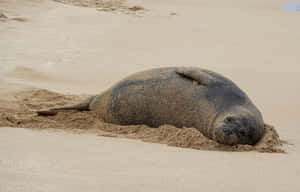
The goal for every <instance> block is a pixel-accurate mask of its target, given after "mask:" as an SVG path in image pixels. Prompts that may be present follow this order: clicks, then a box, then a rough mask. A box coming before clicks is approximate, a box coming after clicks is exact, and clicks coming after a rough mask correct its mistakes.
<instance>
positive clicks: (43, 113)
mask: <svg viewBox="0 0 300 192" xmlns="http://www.w3.org/2000/svg"><path fill="white" fill-rule="evenodd" d="M93 98H94V96H93V97H90V98H88V99H86V100H84V101H83V102H81V103H79V104H75V105H70V106H64V107H55V108H50V109H46V110H40V111H37V114H38V115H40V116H52V115H56V114H57V112H58V111H62V110H78V111H89V110H90V103H91V101H92V100H93Z"/></svg>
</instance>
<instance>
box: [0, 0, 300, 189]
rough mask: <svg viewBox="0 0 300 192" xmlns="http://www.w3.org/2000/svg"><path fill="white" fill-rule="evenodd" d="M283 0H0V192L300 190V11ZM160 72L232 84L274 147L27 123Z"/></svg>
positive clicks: (73, 122)
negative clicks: (189, 72)
mask: <svg viewBox="0 0 300 192" xmlns="http://www.w3.org/2000/svg"><path fill="white" fill-rule="evenodd" d="M285 3H287V1H284V0H265V1H263V2H261V1H258V0H254V1H253V0H252V1H250V0H245V1H233V0H229V1H216V0H214V1H206V0H185V1H180V0H172V1H171V0H162V1H150V0H128V1H123V0H114V1H113V0H102V1H100V0H99V1H98V0H85V1H84V0H55V1H53V0H0V135H1V137H0V178H1V179H0V191H71V190H72V191H83V190H86V191H99V190H103V191H199V190H207V191H264V192H266V191H278V192H279V191H299V190H300V184H299V182H298V180H299V179H300V166H299V160H300V148H299V145H300V136H299V135H300V131H299V128H298V124H299V117H298V107H299V106H300V102H299V94H300V86H299V84H298V82H299V81H300V67H299V61H300V54H299V51H298V50H299V43H300V33H299V31H300V25H298V23H299V19H300V14H299V12H288V11H286V10H283V9H282V7H283V6H284V5H285ZM168 66H197V67H201V68H206V69H210V70H213V71H216V72H219V73H221V74H223V75H224V76H227V77H229V78H230V79H232V80H233V81H234V82H235V83H236V84H237V85H238V86H239V87H241V88H242V89H243V90H244V91H245V92H246V93H247V94H248V96H249V97H250V98H251V100H252V101H253V102H254V103H255V104H256V105H257V107H258V108H259V109H260V110H261V112H262V114H263V117H264V121H265V122H266V123H267V124H269V125H272V126H274V128H275V129H276V131H274V132H273V131H270V132H269V133H272V134H271V135H269V136H268V137H266V138H265V140H263V142H262V143H263V144H270V142H273V143H271V144H270V145H268V146H267V147H266V145H259V146H256V147H254V148H251V147H250V148H249V147H241V148H239V147H237V148H228V147H225V148H224V147H223V146H219V145H217V144H216V143H212V142H211V141H210V140H206V139H205V138H203V135H198V134H195V135H194V133H195V132H193V131H194V130H192V129H184V130H182V131H181V132H177V131H176V130H175V128H174V127H172V126H165V127H160V128H159V129H158V130H156V131H151V129H149V127H147V126H129V127H120V126H117V125H109V124H105V123H103V122H100V121H97V120H96V118H95V117H94V116H93V114H91V113H76V112H70V113H61V114H60V115H58V116H57V117H50V118H48V119H46V118H45V117H43V118H37V117H36V116H34V111H35V110H38V109H41V108H45V107H52V106H57V105H65V104H70V103H75V102H78V101H80V100H82V99H84V98H86V97H88V96H89V95H93V94H98V93H101V92H102V91H104V90H106V89H107V88H109V87H111V86H112V85H113V84H115V83H116V82H118V81H119V80H121V79H122V78H124V77H126V76H128V75H130V74H132V73H134V72H138V71H141V70H145V69H150V68H156V67H168ZM268 130H271V129H268ZM172 134H173V135H172ZM277 134H278V135H279V137H278V135H277ZM174 135H176V137H174ZM199 140H200V141H201V142H199ZM282 141H283V142H282ZM274 142H275V143H274ZM276 142H278V143H281V144H282V146H280V150H279V151H278V150H277V148H273V145H275V144H276ZM266 149H268V150H266ZM270 149H271V150H270ZM241 151H243V152H241Z"/></svg>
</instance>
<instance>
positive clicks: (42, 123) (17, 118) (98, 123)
mask: <svg viewBox="0 0 300 192" xmlns="http://www.w3.org/2000/svg"><path fill="white" fill-rule="evenodd" d="M87 97H88V96H87V95H77V96H76V95H62V94H58V93H54V92H50V91H47V90H42V89H33V90H25V91H20V92H18V93H15V103H16V104H17V105H18V107H15V108H14V109H11V108H10V109H9V110H8V109H5V108H0V126H6V127H7V126H11V127H22V128H33V129H56V130H64V131H71V132H73V133H93V134H97V135H100V136H109V137H123V138H131V139H140V140H143V141H146V142H153V143H162V144H167V145H170V146H176V147H184V148H193V149H200V150H222V151H259V152H284V151H283V150H282V149H280V146H281V145H282V142H281V141H280V139H279V136H278V134H277V132H276V130H275V129H274V128H273V127H272V126H269V125H265V135H264V136H263V138H262V139H261V140H260V141H259V142H258V143H257V144H256V145H255V146H250V145H236V146H226V145H222V144H219V143H217V142H215V141H213V140H210V139H208V138H207V137H205V136H204V135H202V134H201V133H200V132H199V131H197V130H196V129H195V128H176V127H174V126H171V125H163V126H160V127H159V128H151V127H148V126H146V125H133V126H120V125H115V124H109V123H105V122H103V121H102V120H101V119H99V117H98V116H97V114H96V113H95V112H91V111H84V112H79V111H62V112H59V113H58V114H57V115H56V116H49V117H42V116H37V115H36V113H35V111H36V110H40V109H45V108H49V107H54V106H62V105H67V104H72V103H76V102H79V101H80V100H82V99H85V98H87Z"/></svg>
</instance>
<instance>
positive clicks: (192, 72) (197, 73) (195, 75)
mask: <svg viewBox="0 0 300 192" xmlns="http://www.w3.org/2000/svg"><path fill="white" fill-rule="evenodd" d="M176 73H177V74H178V75H180V76H181V77H183V78H186V79H189V80H192V81H195V82H197V84H199V85H203V86H207V85H209V84H211V83H213V82H214V78H213V77H212V76H211V75H210V74H208V73H207V72H206V71H203V70H201V69H198V68H192V67H182V68H178V69H176Z"/></svg>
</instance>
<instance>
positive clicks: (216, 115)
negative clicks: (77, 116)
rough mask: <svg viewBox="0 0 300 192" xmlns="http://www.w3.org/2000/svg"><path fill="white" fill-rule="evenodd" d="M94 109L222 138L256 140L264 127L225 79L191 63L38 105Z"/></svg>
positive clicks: (106, 116)
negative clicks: (64, 102)
mask: <svg viewBox="0 0 300 192" xmlns="http://www.w3.org/2000/svg"><path fill="white" fill-rule="evenodd" d="M66 109H77V110H91V111H97V112H98V113H99V115H100V117H101V118H102V119H103V120H104V121H106V122H109V123H115V124H120V125H137V124H146V125H149V126H151V127H158V126H160V125H164V124H171V125H174V126H176V127H195V128H196V129H198V130H199V131H200V132H201V133H202V134H204V135H205V136H207V137H209V138H211V139H213V140H215V141H217V142H219V143H223V144H228V145H234V144H251V145H253V144H255V143H256V142H257V141H258V140H259V139H260V138H261V136H262V135H263V133H264V122H263V118H262V115H261V113H260V112H259V110H258V109H257V108H256V107H255V106H254V104H253V103H252V102H251V101H250V99H249V98H248V97H247V95H246V94H245V93H244V92H243V91H242V90H241V89H239V88H238V87H237V86H236V85H235V84H234V83H233V82H232V81H230V80H229V79H227V78H225V77H223V76H221V75H219V74H217V73H214V72H212V71H208V70H203V69H200V68H191V67H180V68H179V67H173V68H158V69H152V70H148V71H144V72H140V73H136V74H133V75H131V76H129V77H128V78H126V79H124V80H122V81H120V82H119V83H117V84H116V85H115V86H113V87H112V88H111V89H109V90H107V91H106V92H104V93H102V94H100V95H97V96H94V97H91V98H89V99H88V100H86V101H84V102H82V103H80V104H78V105H73V106H67V107H61V108H53V109H50V110H46V111H39V112H38V114H40V115H54V114H55V113H56V112H57V111H58V110H66Z"/></svg>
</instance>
